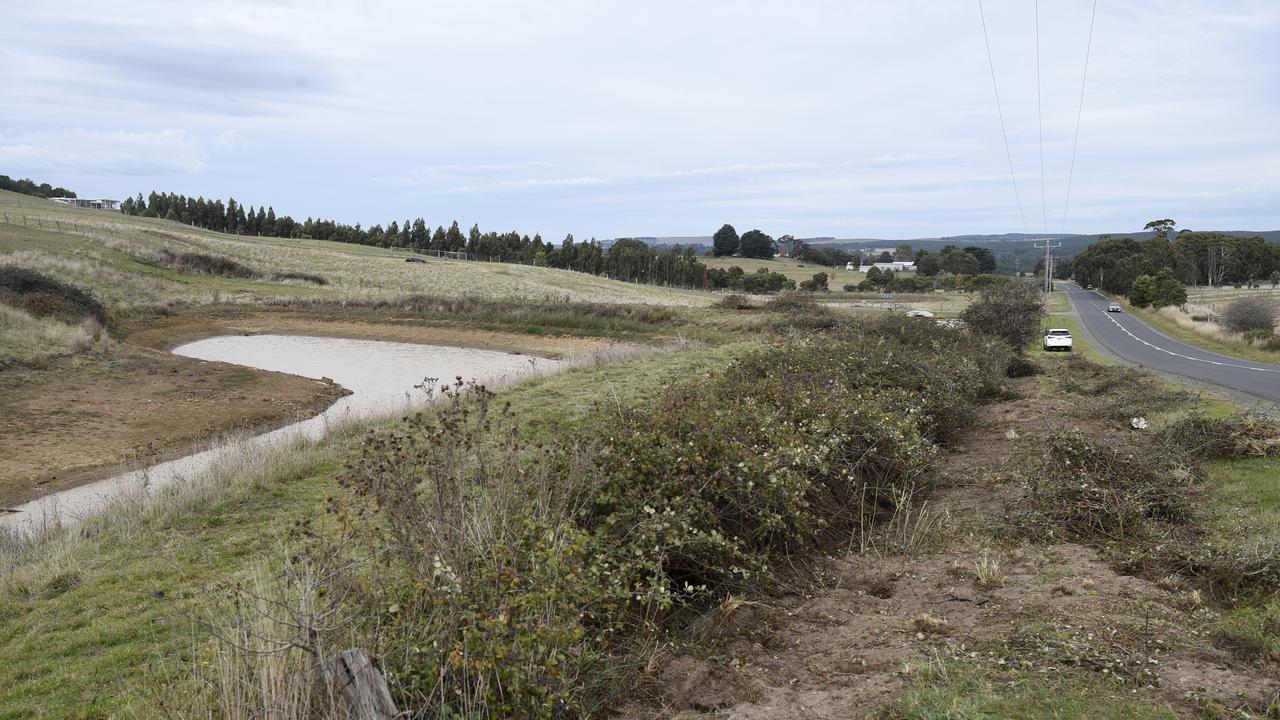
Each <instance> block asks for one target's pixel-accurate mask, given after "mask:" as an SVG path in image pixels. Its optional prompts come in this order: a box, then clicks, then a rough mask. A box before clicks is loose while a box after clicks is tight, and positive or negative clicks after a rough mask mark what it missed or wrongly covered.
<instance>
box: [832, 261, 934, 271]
mask: <svg viewBox="0 0 1280 720" xmlns="http://www.w3.org/2000/svg"><path fill="white" fill-rule="evenodd" d="M871 268H880V271H881V272H884V271H885V270H892V271H893V272H896V273H898V272H915V271H916V264H915V263H913V262H898V261H894V262H878V263H874V264H871V265H854V264H853V263H846V264H845V266H844V269H845V270H854V271H857V272H862V273H865V272H870V271H871Z"/></svg>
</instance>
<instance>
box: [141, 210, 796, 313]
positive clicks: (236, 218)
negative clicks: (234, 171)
mask: <svg viewBox="0 0 1280 720" xmlns="http://www.w3.org/2000/svg"><path fill="white" fill-rule="evenodd" d="M121 212H123V213H125V214H126V215H135V216H142V217H154V218H163V219H166V220H172V221H175V222H181V223H185V224H188V225H194V226H196V227H201V228H205V229H207V230H213V231H216V232H224V233H231V234H236V235H249V236H262V237H278V238H299V239H301V238H309V239H316V240H329V241H334V242H346V243H355V244H360V245H372V246H377V247H385V248H403V249H409V250H439V251H444V252H460V253H468V254H469V255H471V256H475V257H477V258H479V259H485V260H498V261H503V262H514V263H522V264H526V265H536V266H541V267H551V268H558V269H562V270H574V271H577V272H583V273H589V274H591V275H603V276H605V277H608V278H611V279H614V280H622V281H625V282H638V283H650V284H657V285H668V286H672V287H688V288H703V289H709V290H718V289H728V290H742V291H745V292H776V291H778V290H786V289H792V288H794V287H795V283H794V282H792V281H791V280H788V279H787V278H786V277H785V276H783V275H782V274H780V273H776V272H768V271H761V272H757V273H752V274H747V273H744V272H743V271H742V269H741V268H729V269H727V270H726V269H723V268H714V269H713V268H709V267H707V265H706V264H705V263H703V262H701V261H700V260H699V259H698V256H697V254H696V253H695V252H694V249H693V248H692V247H682V246H679V245H676V246H674V247H671V248H668V249H665V250H662V251H658V250H656V249H654V248H653V247H651V246H649V245H648V244H647V243H645V242H643V241H641V240H636V239H633V238H619V239H618V240H615V241H614V242H613V243H612V244H610V245H608V246H605V245H604V244H603V243H601V242H599V241H597V240H596V239H595V238H592V239H591V240H587V241H577V240H575V239H574V237H573V235H571V234H570V235H567V236H566V237H565V239H564V240H563V241H562V242H561V243H560V244H559V245H558V246H557V245H555V244H553V243H551V242H548V241H544V240H543V239H542V236H541V235H539V234H535V235H534V236H533V237H530V236H528V235H522V234H520V233H518V232H505V233H499V232H492V231H490V232H481V230H480V228H479V226H478V225H472V226H471V229H470V230H469V231H467V232H463V230H462V229H461V228H460V227H459V225H458V222H457V221H456V220H455V221H453V222H452V223H451V224H450V225H449V227H448V228H446V227H444V226H443V225H439V226H437V227H436V228H435V230H434V231H433V230H432V229H431V227H430V226H429V225H428V224H427V222H426V220H425V219H423V218H421V217H419V218H416V219H414V220H405V221H404V222H403V223H400V222H398V221H395V220H393V221H391V222H390V223H388V224H387V225H386V226H385V227H384V226H382V225H381V224H377V225H372V226H370V227H368V228H364V227H362V226H361V225H360V224H359V223H357V224H355V225H346V224H343V223H338V222H334V221H332V220H324V219H313V218H310V217H308V218H307V219H306V220H303V221H301V222H299V221H297V220H294V219H293V218H292V217H290V216H288V215H279V216H278V215H277V214H276V211H275V208H274V207H271V206H259V207H257V208H254V207H253V206H252V205H248V206H246V205H244V204H242V203H238V202H236V200H235V199H234V198H229V199H228V200H227V201H226V202H223V201H222V200H220V199H214V200H206V199H205V198H203V197H194V198H193V197H187V196H185V195H179V194H175V193H158V192H152V193H151V194H150V195H149V196H147V197H145V198H144V197H143V196H142V194H141V193H139V194H138V195H137V196H136V197H132V198H128V199H126V200H125V201H124V202H123V203H121ZM754 232H755V233H758V234H759V235H760V236H763V238H764V239H763V240H762V239H759V238H758V237H757V236H756V235H753V234H752V233H746V234H744V237H747V242H748V247H755V246H753V245H752V243H753V242H755V243H757V245H758V246H760V247H763V246H765V245H768V246H769V247H772V245H773V239H772V238H769V237H768V236H767V235H764V234H763V233H760V232H759V231H754Z"/></svg>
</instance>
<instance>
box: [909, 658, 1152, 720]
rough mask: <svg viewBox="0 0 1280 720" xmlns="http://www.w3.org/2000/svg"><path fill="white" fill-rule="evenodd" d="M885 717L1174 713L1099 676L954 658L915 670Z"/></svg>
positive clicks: (1031, 718) (986, 719) (1083, 718)
mask: <svg viewBox="0 0 1280 720" xmlns="http://www.w3.org/2000/svg"><path fill="white" fill-rule="evenodd" d="M888 715H889V716H890V717H901V718H904V719H905V720H1003V719H1004V718H1020V719H1023V720H1037V719H1040V718H1044V719H1046V720H1047V719H1049V718H1052V719H1053V720H1111V719H1113V718H1114V720H1129V719H1130V718H1170V719H1172V718H1175V717H1177V715H1176V714H1175V713H1174V712H1173V711H1172V710H1171V709H1170V708H1168V707H1165V706H1162V705H1157V704H1151V703H1146V702H1143V701H1141V700H1138V699H1135V698H1133V697H1131V696H1129V693H1128V691H1127V690H1125V689H1122V688H1120V687H1118V686H1116V685H1115V684H1114V683H1112V682H1111V681H1109V680H1107V679H1105V678H1102V677H1098V678H1082V677H1077V678H1071V679H1068V678H1055V677H1053V676H1047V677H1046V676H1043V675H1034V674H1031V673H1026V672H1015V671H1007V672H1004V673H1000V674H999V675H995V674H992V673H989V672H986V671H985V670H983V669H980V668H975V667H972V666H970V665H967V664H965V663H962V662H959V661H953V662H948V663H935V664H932V665H930V666H929V667H927V668H923V669H920V670H918V671H917V672H916V673H915V674H914V675H913V676H912V681H911V683H910V685H909V686H908V687H907V689H906V690H905V691H903V692H902V693H900V694H899V695H898V697H897V698H896V700H895V702H894V704H893V706H892V708H891V711H890V712H889V714H888Z"/></svg>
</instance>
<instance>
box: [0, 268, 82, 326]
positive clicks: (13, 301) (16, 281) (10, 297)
mask: <svg viewBox="0 0 1280 720" xmlns="http://www.w3.org/2000/svg"><path fill="white" fill-rule="evenodd" d="M0 301H3V302H5V303H7V304H9V305H12V306H13V307H16V308H18V309H20V310H23V311H25V312H27V313H29V314H31V315H34V316H36V317H49V318H54V319H55V320H59V321H61V322H64V323H68V324H72V323H77V322H80V321H81V320H84V319H85V318H93V319H94V320H96V321H97V322H98V323H99V324H100V325H105V324H106V322H107V309H106V308H105V307H103V305H102V303H100V302H98V300H97V298H95V297H93V295H90V294H89V293H87V292H85V291H84V290H81V289H80V288H78V287H75V286H74V285H70V284H67V283H65V282H62V281H61V280H58V279H56V278H52V277H49V276H48V275H43V274H41V273H38V272H36V271H34V270H28V269H26V268H21V267H17V266H15V265H3V266H0Z"/></svg>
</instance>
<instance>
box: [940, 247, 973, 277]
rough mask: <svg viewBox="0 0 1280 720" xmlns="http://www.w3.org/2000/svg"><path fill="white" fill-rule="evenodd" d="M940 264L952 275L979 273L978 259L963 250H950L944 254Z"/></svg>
mask: <svg viewBox="0 0 1280 720" xmlns="http://www.w3.org/2000/svg"><path fill="white" fill-rule="evenodd" d="M938 266H939V267H941V268H942V270H943V271H944V272H949V273H951V274H952V275H977V274H978V271H979V269H980V268H979V267H978V259H977V258H975V257H974V256H973V255H972V254H970V253H967V252H965V251H963V250H954V249H953V250H950V251H948V252H946V253H944V254H943V256H942V258H941V260H940V261H939V263H938Z"/></svg>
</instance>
